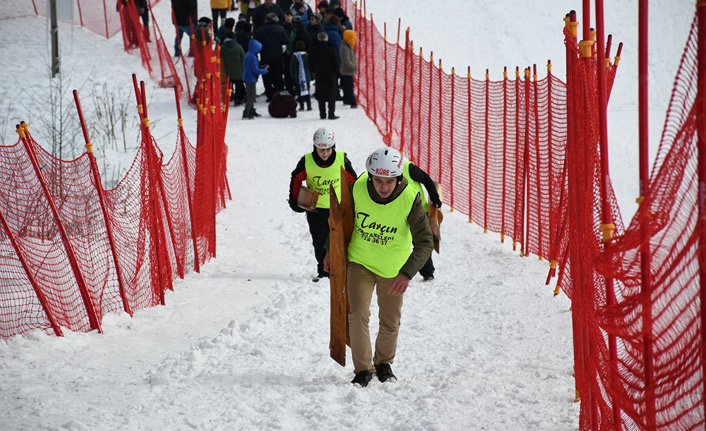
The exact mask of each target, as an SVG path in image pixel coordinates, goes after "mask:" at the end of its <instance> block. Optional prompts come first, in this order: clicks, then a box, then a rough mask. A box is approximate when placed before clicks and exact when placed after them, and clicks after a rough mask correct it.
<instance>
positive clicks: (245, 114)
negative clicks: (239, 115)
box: [243, 109, 252, 120]
mask: <svg viewBox="0 0 706 431" xmlns="http://www.w3.org/2000/svg"><path fill="white" fill-rule="evenodd" d="M250 111H251V110H250V109H246V110H244V111H243V120H250V119H252V115H251V114H250Z"/></svg>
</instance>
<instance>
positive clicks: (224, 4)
mask: <svg viewBox="0 0 706 431" xmlns="http://www.w3.org/2000/svg"><path fill="white" fill-rule="evenodd" d="M232 8H233V0H211V15H212V16H213V31H217V30H218V29H219V24H218V17H219V16H220V17H221V24H220V25H223V24H224V23H225V19H226V12H228V11H229V10H231V9H232Z"/></svg>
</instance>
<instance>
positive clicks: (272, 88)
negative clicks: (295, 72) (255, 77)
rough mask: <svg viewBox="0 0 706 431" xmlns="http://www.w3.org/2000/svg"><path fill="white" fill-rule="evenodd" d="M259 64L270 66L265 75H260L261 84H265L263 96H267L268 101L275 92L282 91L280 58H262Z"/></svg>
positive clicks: (282, 81)
mask: <svg viewBox="0 0 706 431" xmlns="http://www.w3.org/2000/svg"><path fill="white" fill-rule="evenodd" d="M260 63H262V64H267V65H269V66H270V67H269V68H268V69H267V73H266V74H264V75H262V83H263V84H265V96H267V98H268V99H271V98H272V95H273V94H275V93H276V92H277V91H282V90H284V77H283V75H282V70H283V68H282V56H281V55H276V56H263V57H262V61H260Z"/></svg>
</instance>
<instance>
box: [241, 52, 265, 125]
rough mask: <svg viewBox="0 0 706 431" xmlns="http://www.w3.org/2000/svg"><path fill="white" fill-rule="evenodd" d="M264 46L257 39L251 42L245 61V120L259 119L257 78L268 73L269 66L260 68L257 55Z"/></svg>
mask: <svg viewBox="0 0 706 431" xmlns="http://www.w3.org/2000/svg"><path fill="white" fill-rule="evenodd" d="M261 49H262V44H261V43H260V42H258V41H257V40H255V39H251V40H250V44H249V46H248V52H247V54H245V58H244V59H243V82H244V83H245V93H246V96H245V110H243V119H247V120H251V119H253V118H255V117H259V116H260V114H258V113H257V112H256V111H255V96H256V91H257V90H256V88H255V85H256V84H257V77H258V76H259V75H264V74H266V73H267V67H268V66H267V65H265V67H264V68H261V67H260V62H259V61H258V60H257V54H259V53H260V50H261Z"/></svg>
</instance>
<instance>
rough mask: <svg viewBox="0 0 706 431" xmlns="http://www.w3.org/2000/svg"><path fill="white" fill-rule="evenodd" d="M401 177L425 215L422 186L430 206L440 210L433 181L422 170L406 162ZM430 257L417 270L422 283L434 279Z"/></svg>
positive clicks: (426, 209)
mask: <svg viewBox="0 0 706 431" xmlns="http://www.w3.org/2000/svg"><path fill="white" fill-rule="evenodd" d="M403 175H404V177H405V178H407V181H408V182H409V186H410V187H412V188H414V189H415V190H417V192H418V193H419V196H420V197H421V198H422V206H423V207H424V212H425V213H427V214H428V213H429V204H428V203H427V200H426V199H425V198H424V189H422V186H424V188H425V189H426V190H427V193H428V194H429V200H431V203H432V205H434V206H436V207H437V208H441V198H440V197H439V193H438V192H437V191H436V184H434V180H432V179H431V177H430V176H429V174H427V173H426V172H425V171H424V169H422V168H420V167H419V166H417V165H415V164H414V163H412V162H410V161H408V160H407V161H405V162H404V170H403ZM432 254H433V253H432ZM431 256H432V255H431V254H430V255H429V259H427V261H426V263H425V264H424V266H422V267H421V268H420V269H419V275H421V276H422V278H423V280H424V281H431V280H433V279H434V270H435V269H434V262H433V261H432V259H431Z"/></svg>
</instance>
